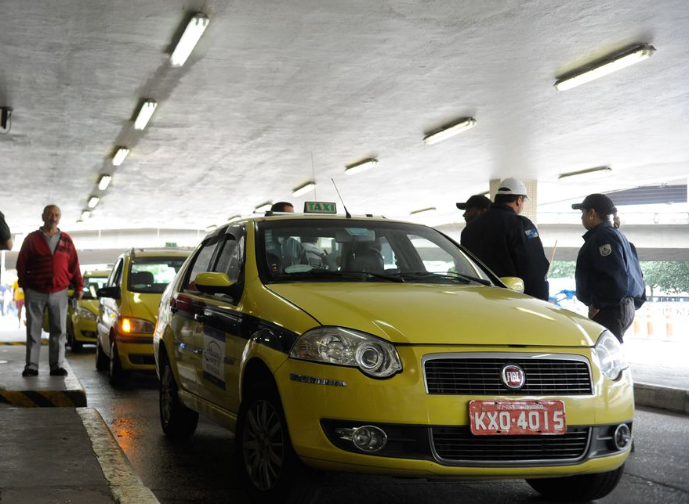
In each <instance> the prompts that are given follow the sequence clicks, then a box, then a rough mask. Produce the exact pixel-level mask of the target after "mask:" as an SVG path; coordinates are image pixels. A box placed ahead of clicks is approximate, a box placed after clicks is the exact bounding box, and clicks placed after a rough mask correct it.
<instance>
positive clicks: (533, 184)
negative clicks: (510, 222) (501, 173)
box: [490, 179, 538, 225]
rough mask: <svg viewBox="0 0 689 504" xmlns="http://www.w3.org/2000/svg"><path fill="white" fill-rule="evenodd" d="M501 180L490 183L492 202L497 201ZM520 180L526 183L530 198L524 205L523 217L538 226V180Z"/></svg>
mask: <svg viewBox="0 0 689 504" xmlns="http://www.w3.org/2000/svg"><path fill="white" fill-rule="evenodd" d="M500 180H501V179H493V180H491V181H490V199H491V200H492V201H495V195H496V194H497V192H498V188H499V187H500ZM519 180H521V181H522V182H524V185H525V186H526V192H527V196H528V199H527V200H526V204H525V205H524V211H523V212H522V213H521V215H523V216H524V217H527V218H528V219H530V220H531V222H533V223H534V224H536V225H537V224H538V222H537V220H536V205H537V204H538V180H526V179H519Z"/></svg>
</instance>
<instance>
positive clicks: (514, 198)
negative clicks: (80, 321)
mask: <svg viewBox="0 0 689 504" xmlns="http://www.w3.org/2000/svg"><path fill="white" fill-rule="evenodd" d="M526 198H527V195H526V186H525V185H524V183H523V182H522V181H521V180H517V179H515V178H507V179H505V180H503V181H501V182H500V187H499V188H498V191H497V194H496V196H495V202H494V203H493V204H492V205H491V206H490V208H489V209H488V211H486V212H484V213H482V214H481V215H479V216H478V217H476V218H475V219H474V220H472V221H471V222H470V223H469V224H467V227H465V228H464V230H463V231H462V238H461V243H462V245H464V246H465V247H466V248H467V249H469V251H470V252H471V253H473V254H474V255H475V256H476V257H478V258H479V259H480V260H481V261H483V262H484V263H485V264H486V266H488V267H489V268H490V269H491V270H493V272H494V273H495V274H496V275H497V276H499V277H519V278H521V279H522V280H523V281H524V292H525V293H526V294H529V295H530V296H534V297H537V298H539V299H543V300H545V301H547V300H548V281H547V280H546V274H547V273H548V268H549V266H550V264H549V263H548V259H546V257H545V252H544V250H543V243H542V242H541V238H540V236H539V234H538V230H537V229H536V226H535V225H534V223H533V222H531V221H530V220H529V219H527V218H526V217H522V216H521V215H519V214H520V213H521V212H522V211H523V210H524V202H525V199H526Z"/></svg>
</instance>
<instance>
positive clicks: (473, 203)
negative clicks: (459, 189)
mask: <svg viewBox="0 0 689 504" xmlns="http://www.w3.org/2000/svg"><path fill="white" fill-rule="evenodd" d="M457 208H459V209H460V210H464V213H463V214H462V217H464V222H466V223H467V224H469V223H470V222H471V221H473V220H474V219H475V218H476V217H478V216H479V215H481V214H482V213H483V212H485V211H487V210H488V209H489V208H490V199H488V198H486V197H485V196H484V195H483V194H475V195H473V196H472V197H471V198H469V199H468V200H466V202H464V203H461V202H460V203H457Z"/></svg>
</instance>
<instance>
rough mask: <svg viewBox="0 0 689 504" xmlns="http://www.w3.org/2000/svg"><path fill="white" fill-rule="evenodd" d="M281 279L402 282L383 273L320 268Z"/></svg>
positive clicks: (298, 272)
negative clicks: (312, 278)
mask: <svg viewBox="0 0 689 504" xmlns="http://www.w3.org/2000/svg"><path fill="white" fill-rule="evenodd" d="M281 277H282V278H285V277H288V278H293V277H296V278H309V277H316V278H356V279H358V280H366V279H367V278H368V277H374V278H380V279H383V280H387V281H389V282H404V279H403V278H400V277H398V276H392V275H386V274H384V273H373V272H371V271H351V270H347V271H331V270H326V269H321V268H315V269H312V270H309V271H295V272H294V273H285V274H284V275H281Z"/></svg>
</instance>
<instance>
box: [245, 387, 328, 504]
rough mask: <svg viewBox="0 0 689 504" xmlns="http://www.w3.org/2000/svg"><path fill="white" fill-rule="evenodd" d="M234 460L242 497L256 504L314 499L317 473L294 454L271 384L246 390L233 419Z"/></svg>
mask: <svg viewBox="0 0 689 504" xmlns="http://www.w3.org/2000/svg"><path fill="white" fill-rule="evenodd" d="M235 442H236V456H237V466H238V468H239V475H240V478H241V480H242V484H243V486H244V489H245V491H246V493H247V494H248V496H249V498H250V500H251V501H252V502H255V503H258V504H274V503H284V504H307V503H310V502H313V501H314V500H315V499H316V498H317V497H318V492H319V490H320V485H319V481H318V480H319V479H320V478H319V477H320V473H318V472H316V471H313V470H312V469H310V468H308V467H306V466H305V465H304V464H303V463H302V462H301V460H299V458H298V457H297V454H296V453H295V452H294V449H293V447H292V443H291V441H290V438H289V432H288V430H287V421H286V420H285V413H284V411H283V409H282V404H281V402H280V397H279V395H278V392H277V390H276V388H275V386H274V385H273V384H269V383H258V384H256V385H254V386H252V387H251V389H249V391H248V393H247V394H246V397H245V400H244V401H242V405H241V407H240V409H239V417H238V418H237V435H236V436H235Z"/></svg>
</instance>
